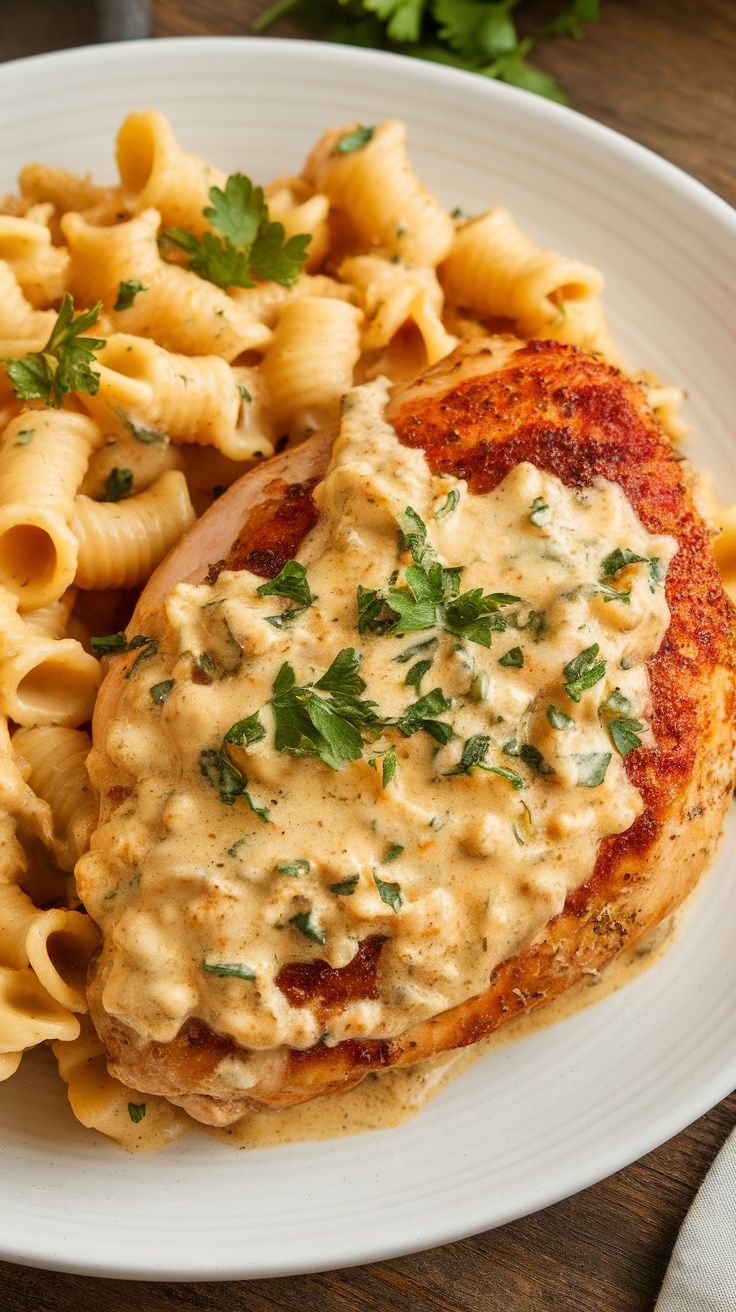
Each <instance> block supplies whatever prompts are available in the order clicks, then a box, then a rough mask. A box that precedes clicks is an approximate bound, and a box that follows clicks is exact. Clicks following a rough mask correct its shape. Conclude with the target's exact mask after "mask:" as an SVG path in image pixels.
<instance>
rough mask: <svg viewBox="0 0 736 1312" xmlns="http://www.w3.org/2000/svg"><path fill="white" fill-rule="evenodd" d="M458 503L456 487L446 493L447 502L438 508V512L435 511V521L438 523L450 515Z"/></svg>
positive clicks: (458, 497)
mask: <svg viewBox="0 0 736 1312" xmlns="http://www.w3.org/2000/svg"><path fill="white" fill-rule="evenodd" d="M459 501H460V493H459V492H458V490H457V488H456V487H453V488H452V489H451V490H450V491H449V492H448V493H447V500H446V501H445V503H444V505H443V506H440V508H439V510H435V512H434V517H435V519H436V520H438V521H439V520H440V519H444V518H445V516H446V515H451V514H452V512H453V510H456V509H457V506H458V503H459Z"/></svg>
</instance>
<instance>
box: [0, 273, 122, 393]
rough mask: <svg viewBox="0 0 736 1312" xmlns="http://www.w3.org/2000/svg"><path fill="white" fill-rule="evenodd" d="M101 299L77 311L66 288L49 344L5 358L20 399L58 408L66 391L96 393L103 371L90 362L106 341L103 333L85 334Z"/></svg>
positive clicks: (99, 308) (97, 314)
mask: <svg viewBox="0 0 736 1312" xmlns="http://www.w3.org/2000/svg"><path fill="white" fill-rule="evenodd" d="M101 309H102V301H98V302H97V304H96V305H93V307H92V309H91V310H83V311H82V313H81V314H78V315H77V316H76V317H75V315H74V300H73V298H72V297H71V295H70V294H69V292H64V299H63V300H62V302H61V309H60V310H59V314H58V316H57V319H56V323H55V324H54V326H53V328H52V329H51V335H50V337H49V340H48V341H47V343H46V345H45V346H43V347H42V348H41V350H40V351H31V352H29V354H28V355H24V356H23V357H22V358H21V359H10V360H9V359H5V360H4V363H5V364H6V365H7V369H8V378H9V379H10V381H11V383H12V385H13V391H14V392H15V395H16V396H17V397H18V399H19V400H21V401H45V402H46V404H47V405H48V406H51V407H53V409H55V410H58V409H59V407H60V405H61V403H62V401H63V399H64V397H65V396H66V394H67V392H86V393H87V395H88V396H95V395H96V393H97V389H98V388H99V386H100V375H99V374H96V373H95V372H94V370H93V369H91V368H90V366H91V365H92V364H93V363H94V360H95V351H100V350H101V349H102V347H103V346H104V345H105V340H104V338H102V337H83V336H82V333H85V332H86V331H87V329H88V328H91V327H92V325H93V324H94V323H96V322H97V319H98V318H99V314H100V310H101Z"/></svg>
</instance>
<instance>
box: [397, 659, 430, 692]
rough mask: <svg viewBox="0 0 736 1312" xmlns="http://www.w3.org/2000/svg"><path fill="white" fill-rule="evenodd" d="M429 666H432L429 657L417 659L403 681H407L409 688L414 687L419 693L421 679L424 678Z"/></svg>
mask: <svg viewBox="0 0 736 1312" xmlns="http://www.w3.org/2000/svg"><path fill="white" fill-rule="evenodd" d="M431 668H432V661H431V659H430V660H426V661H417V663H416V665H412V667H411V669H410V670H409V671H408V673H407V676H406V678H405V679H404V683H408V684H409V687H410V688H416V690H417V692H418V693H420V692H421V691H422V689H421V683H422V679H423V678H424V676H425V674H428V673H429V671H430V670H431Z"/></svg>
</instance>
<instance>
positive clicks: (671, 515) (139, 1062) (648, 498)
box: [92, 339, 736, 1123]
mask: <svg viewBox="0 0 736 1312" xmlns="http://www.w3.org/2000/svg"><path fill="white" fill-rule="evenodd" d="M389 417H390V418H391V421H392V423H393V424H394V426H395V428H396V431H397V433H398V435H399V437H400V439H401V440H402V442H404V443H405V444H407V445H410V446H415V447H421V448H422V449H423V450H424V451H425V453H426V456H427V459H428V462H429V464H430V467H431V468H432V469H433V470H434V471H436V472H440V471H444V472H450V473H452V474H454V475H456V476H458V477H461V478H465V479H467V481H468V483H469V486H470V488H471V490H472V491H473V492H475V493H477V494H480V495H482V494H483V493H485V492H488V491H490V490H491V489H492V488H494V487H495V486H496V485H497V484H498V483H499V482H500V480H501V479H502V478H503V477H504V476H505V474H506V473H507V472H508V471H509V470H510V469H511V468H512V467H513V466H514V465H515V464H517V463H519V462H520V461H530V462H531V463H533V464H535V465H536V466H537V467H539V468H540V469H544V470H548V471H550V472H552V473H554V474H556V475H557V476H558V477H559V478H560V479H561V480H562V481H563V482H564V483H566V484H567V485H569V486H574V487H582V486H586V485H588V484H590V483H591V482H592V480H593V479H595V478H596V477H598V476H603V477H605V478H607V479H610V480H611V481H613V482H616V483H618V484H619V485H620V486H621V487H622V488H623V490H624V492H625V493H626V495H627V497H628V499H629V501H630V502H631V504H632V506H633V507H634V509H635V510H636V512H637V514H638V516H639V518H640V519H641V521H642V523H643V524H644V526H645V527H646V528H647V529H648V530H649V531H650V532H652V533H666V534H671V535H672V536H673V537H675V538H676V539H677V542H678V551H677V553H676V555H675V557H674V560H673V561H672V564H671V566H670V569H669V571H668V575H667V584H666V588H667V599H668V602H669V605H670V611H671V623H670V627H669V629H668V632H667V635H666V637H665V640H664V642H663V644H662V646H661V648H660V650H659V651H658V652H657V654H656V655H655V656H654V657H653V658H652V659H651V661H650V662H649V663H648V670H649V677H650V685H651V692H652V727H653V730H654V741H655V745H654V746H653V747H650V748H640V749H639V750H638V751H636V752H632V753H629V754H628V755H627V757H626V758H625V766H626V770H627V773H628V775H629V778H630V779H631V781H632V783H633V784H634V785H635V786H636V787H637V788H638V789H639V791H640V792H641V795H642V797H643V799H644V803H645V809H644V811H643V813H642V815H641V816H640V817H639V818H638V820H637V821H636V822H635V823H634V824H633V825H632V826H631V828H630V829H628V830H627V831H626V832H625V833H623V834H618V835H615V836H613V837H610V838H607V839H605V840H604V841H603V842H602V843H601V846H600V850H599V855H598V860H597V862H596V866H595V869H594V870H593V871H592V873H591V877H590V879H589V880H588V881H587V882H586V883H585V884H584V885H582V886H581V887H580V888H578V889H577V890H575V892H574V893H573V894H571V896H570V897H569V898H568V900H567V904H566V906H565V908H564V910H563V912H562V913H561V915H559V916H557V917H556V918H555V919H554V920H552V921H551V922H550V923H549V924H548V926H547V927H546V930H545V932H544V933H543V934H542V935H540V936H539V937H538V938H537V939H536V940H535V941H534V942H533V943H531V944H529V945H528V946H527V947H526V948H524V949H523V950H522V951H520V952H519V953H517V954H516V955H515V956H514V957H512V958H510V959H509V960H507V961H505V962H503V963H501V964H500V965H498V966H497V967H496V968H495V970H494V971H493V974H492V976H491V979H490V983H489V988H488V989H487V991H486V992H485V993H483V994H482V995H480V996H479V997H476V998H473V999H470V1000H469V1001H468V1002H466V1003H463V1004H462V1005H460V1006H458V1007H454V1008H452V1009H451V1010H450V1011H448V1012H445V1013H444V1014H442V1015H440V1016H437V1017H435V1018H434V1019H432V1020H430V1021H426V1022H423V1023H422V1024H419V1025H416V1026H415V1027H413V1029H411V1030H409V1031H408V1032H407V1033H406V1034H404V1035H403V1036H401V1037H400V1038H398V1039H394V1040H390V1041H363V1042H345V1043H341V1044H339V1045H337V1046H336V1047H331V1048H330V1047H326V1046H319V1047H317V1048H313V1049H310V1050H308V1051H306V1052H297V1051H289V1050H283V1049H282V1050H280V1058H279V1062H278V1063H277V1064H276V1065H275V1066H274V1070H273V1072H272V1075H271V1077H270V1078H268V1079H264V1080H263V1081H261V1083H260V1084H259V1085H258V1086H256V1087H255V1088H254V1089H252V1090H251V1091H250V1093H249V1095H248V1096H247V1097H246V1096H244V1095H236V1096H234V1097H232V1098H229V1097H222V1089H221V1087H220V1084H219V1082H218V1079H217V1075H216V1067H217V1064H218V1063H219V1061H220V1060H221V1059H222V1057H223V1056H224V1055H237V1052H238V1050H237V1048H236V1045H235V1044H234V1043H232V1041H230V1040H228V1039H226V1038H223V1037H222V1036H218V1035H213V1034H211V1032H210V1031H207V1030H206V1029H205V1027H204V1026H202V1025H200V1024H199V1022H189V1023H188V1024H187V1026H185V1027H184V1028H183V1030H182V1031H181V1032H180V1034H179V1035H178V1036H177V1038H176V1039H175V1040H174V1041H173V1042H172V1043H170V1044H165V1045H154V1044H148V1045H145V1044H143V1045H142V1044H141V1043H140V1041H139V1040H138V1039H137V1036H135V1035H134V1034H133V1032H132V1031H129V1030H127V1029H126V1027H125V1026H122V1025H121V1024H120V1023H119V1022H117V1021H114V1020H113V1019H112V1018H110V1017H108V1016H106V1015H105V1014H104V1012H102V1009H101V1006H100V1002H99V996H97V993H96V991H95V989H94V987H93V989H92V1004H93V1012H94V1016H95V1023H96V1024H97V1026H98V1029H99V1030H100V1033H101V1034H102V1036H103V1038H104V1040H105V1042H106V1044H107V1047H108V1051H109V1053H110V1058H111V1070H112V1071H113V1072H114V1073H115V1074H116V1075H118V1076H119V1077H120V1078H122V1079H127V1080H128V1081H130V1082H132V1083H134V1084H135V1086H136V1087H137V1088H143V1089H150V1090H151V1091H154V1092H161V1093H165V1094H167V1095H169V1096H171V1097H174V1098H176V1100H177V1102H180V1103H181V1105H183V1106H185V1107H188V1109H189V1110H190V1111H191V1112H192V1114H193V1115H195V1116H198V1117H199V1119H202V1120H212V1121H215V1122H217V1123H223V1122H224V1121H227V1120H233V1119H235V1118H236V1117H237V1116H240V1115H242V1114H243V1113H244V1112H245V1111H247V1110H248V1109H249V1108H250V1107H252V1106H253V1105H254V1102H265V1103H266V1104H267V1105H269V1106H288V1105H291V1104H293V1103H297V1102H300V1101H304V1100H306V1099H308V1098H310V1097H314V1096H316V1095H317V1094H322V1093H326V1092H331V1091H333V1090H336V1089H346V1088H349V1087H351V1086H352V1085H354V1084H356V1083H358V1082H359V1081H360V1079H362V1078H363V1076H364V1075H365V1074H366V1073H367V1072H368V1071H369V1070H376V1069H383V1068H385V1067H387V1066H390V1065H396V1064H400V1065H404V1064H409V1063H411V1062H414V1061H417V1060H420V1059H422V1058H424V1057H427V1056H430V1055H432V1054H433V1053H436V1052H440V1051H443V1050H445V1049H447V1048H451V1047H458V1046H464V1045H467V1044H471V1043H475V1042H476V1041H477V1040H478V1039H480V1038H482V1037H484V1036H485V1035H487V1034H489V1033H491V1032H492V1031H493V1030H495V1029H497V1028H499V1027H500V1026H501V1025H503V1024H505V1023H507V1022H508V1021H509V1020H511V1019H513V1018H514V1017H515V1016H516V1015H518V1014H519V1012H520V1011H521V1010H528V1009H532V1008H535V1007H537V1006H539V1005H541V1004H542V1003H544V1002H546V1001H549V1000H551V999H552V998H554V997H556V996H558V995H559V994H560V993H562V992H563V991H564V990H566V989H567V988H569V987H570V986H571V985H572V984H574V983H575V982H577V980H579V979H580V978H581V975H582V973H583V971H590V970H596V969H598V968H600V967H601V966H602V965H604V964H605V962H606V961H608V960H609V959H610V958H611V957H612V956H614V955H615V954H616V953H617V952H619V951H620V950H621V949H622V948H623V947H626V946H630V945H631V944H633V943H634V942H635V941H636V939H637V938H639V937H640V936H641V935H642V934H643V933H644V932H646V930H648V929H650V928H651V927H652V926H653V925H655V924H657V923H658V922H659V921H660V920H661V919H663V918H664V917H665V916H666V915H668V914H669V912H670V911H672V910H673V909H674V908H675V907H676V906H677V905H678V904H679V902H681V901H682V899H683V898H684V897H685V896H686V895H687V893H688V892H689V891H690V889H691V888H692V887H693V885H694V884H695V882H696V881H697V879H698V878H699V876H700V874H701V873H702V871H703V870H704V869H705V868H706V867H707V865H708V863H709V861H710V860H711V858H712V855H713V851H714V848H715V846H716V844H717V841H718V837H719V835H720V831H721V825H722V819H723V814H724V812H725V809H726V806H727V804H728V799H729V796H730V793H731V790H732V787H733V757H734V714H735V711H736V706H735V702H734V698H735V689H736V683H735V679H734V619H735V618H736V617H735V614H734V609H733V606H732V605H731V603H730V601H729V600H728V598H727V597H726V595H725V593H724V591H723V588H722V586H721V582H720V578H719V576H718V571H717V568H716V565H715V562H714V560H713V557H712V553H711V550H710V541H709V535H708V530H707V528H706V526H705V524H704V523H703V521H702V520H701V518H700V516H699V515H698V513H697V511H696V509H695V506H694V504H693V500H692V496H691V494H690V490H689V486H688V480H687V479H686V478H684V477H683V470H682V467H681V464H680V463H679V462H678V460H677V458H676V457H675V455H674V453H673V450H672V448H671V446H670V444H669V442H668V441H667V439H666V438H665V436H664V435H663V433H662V432H661V430H660V429H659V427H658V425H657V423H656V420H655V419H654V417H653V416H652V414H651V412H650V411H649V409H648V407H647V405H646V403H645V399H644V394H643V391H642V389H641V388H640V387H639V385H638V384H636V383H634V382H632V381H631V380H630V379H628V378H625V377H623V376H622V375H621V374H619V373H618V372H617V371H615V370H613V369H610V368H608V367H607V366H606V365H604V364H602V363H601V362H600V361H599V360H597V359H596V358H594V357H591V356H587V355H584V354H583V353H581V352H580V351H578V350H577V349H576V348H574V347H569V346H563V345H560V344H558V343H553V342H531V343H528V344H526V345H522V346H521V347H517V346H516V345H515V344H514V343H509V342H508V340H503V339H489V340H487V341H485V342H481V343H473V344H472V345H468V346H466V347H462V348H460V349H459V350H458V351H456V352H454V353H453V355H452V356H450V357H448V359H446V360H443V361H441V362H440V364H439V365H437V366H435V367H434V368H433V369H431V370H429V371H427V373H426V374H425V375H424V376H423V379H421V380H419V382H418V383H417V384H414V385H412V386H409V387H403V388H399V389H396V390H395V393H394V398H393V401H392V405H391V408H390V415H389ZM282 461H283V458H282ZM324 461H325V452H324V448H320V449H319V451H316V453H315V467H314V468H313V469H312V471H311V473H310V471H309V468H308V462H307V466H306V468H305V460H304V457H303V456H302V459H301V462H300V468H299V470H298V487H299V491H298V493H297V494H295V495H294V496H292V497H291V498H290V497H289V494H288V488H289V487H290V486H294V484H291V483H290V481H289V478H288V464H284V463H282V465H281V469H280V471H279V472H280V474H281V475H282V478H281V482H282V483H283V485H284V486H283V494H282V495H280V496H279V495H275V494H274V493H275V484H274V482H273V481H271V482H270V483H269V484H268V487H267V494H266V495H265V496H264V494H263V490H261V493H260V499H259V500H258V509H257V512H256V511H252V512H251V513H250V514H249V515H248V517H247V523H246V526H245V529H244V530H243V532H241V534H240V536H239V538H238V542H239V544H240V545H239V546H238V548H237V551H238V552H239V554H238V555H237V556H233V557H232V561H233V562H234V561H235V560H236V559H237V560H238V561H240V560H241V558H242V560H243V562H246V561H249V562H252V561H253V560H260V561H261V563H262V568H261V569H259V570H258V571H257V572H259V573H264V574H265V573H269V572H273V573H277V572H278V569H279V568H281V566H282V564H283V563H284V560H285V559H286V558H287V557H284V558H283V559H282V556H283V550H287V553H288V554H293V551H294V550H295V548H296V546H297V545H298V541H299V540H300V539H299V537H298V536H297V534H298V526H297V520H298V517H299V515H301V516H302V520H303V522H304V523H305V524H307V523H308V521H309V518H310V516H309V506H310V505H311V488H312V486H313V485H314V481H317V480H318V479H319V477H321V476H322V474H323V472H324ZM298 463H299V462H295V467H296V464H298ZM249 477H250V476H249V475H246V478H245V479H244V480H242V481H241V488H242V487H243V486H244V485H246V484H247V480H248V478H249ZM260 487H261V489H263V487H264V480H263V479H261V484H260ZM241 495H242V494H241ZM290 501H291V503H292V504H293V507H294V509H295V514H294V515H291V516H290V513H289V505H290ZM297 507H298V510H297V509H296V508H297ZM309 526H311V524H309ZM304 531H306V529H305V530H304ZM211 538H212V532H210V539H211ZM221 540H222V541H223V548H224V549H223V552H222V553H221V554H222V555H223V556H224V555H225V553H226V552H227V549H228V548H229V547H230V542H231V541H232V535H231V537H230V540H228V541H225V540H224V539H221ZM189 542H190V552H192V553H193V554H194V555H195V556H196V555H197V528H195V529H194V530H193V532H192V534H191V535H190V537H189ZM259 552H261V553H262V554H261V555H260V556H259V555H258V553H259ZM268 553H270V555H269V554H268ZM199 561H200V564H201V563H203V562H202V557H201V555H200V557H199ZM279 561H280V562H281V563H280V564H279V563H278V562H279ZM241 567H242V566H241ZM247 567H248V568H250V569H253V568H254V565H253V563H249V564H248V565H247ZM200 576H201V575H200ZM142 605H143V606H144V607H145V605H146V595H145V594H144V597H143V598H142ZM673 851H674V852H676V857H675V858H674V859H673V855H672V854H673ZM380 947H381V942H380V940H377V939H375V938H373V939H368V940H366V941H365V944H364V945H363V947H362V948H361V953H360V955H359V958H358V959H357V964H354V963H351V965H350V966H348V967H346V968H344V970H342V971H337V970H331V969H330V968H329V967H328V966H327V965H326V963H312V965H311V966H310V967H309V968H308V969H307V968H299V967H288V968H286V969H285V971H283V972H282V976H283V979H282V981H281V987H282V988H283V991H284V992H285V994H286V996H287V997H288V998H289V1000H290V1001H291V1003H292V1005H294V1006H300V1005H303V1004H304V1002H306V1001H307V1000H308V999H309V998H315V997H318V998H319V999H320V1005H321V1006H322V1009H323V1011H324V1017H325V1023H326V1027H327V1022H328V1020H329V1014H330V1010H331V1009H333V1010H334V1009H335V1008H338V1009H339V1007H340V1006H341V1005H343V1004H344V1002H345V1000H346V998H347V997H348V996H367V997H370V996H373V993H372V990H375V988H376V986H377V985H376V971H377V970H378V971H380ZM356 989H362V990H364V992H363V993H362V994H358V993H356V992H355V990H356ZM241 1055H242V1054H241Z"/></svg>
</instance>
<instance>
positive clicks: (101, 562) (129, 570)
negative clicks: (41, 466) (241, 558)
mask: <svg viewBox="0 0 736 1312" xmlns="http://www.w3.org/2000/svg"><path fill="white" fill-rule="evenodd" d="M74 506H75V511H74V519H73V520H72V529H73V531H74V534H75V536H76V539H77V542H78V543H79V563H78V567H77V574H76V583H77V585H78V587H80V588H132V587H135V585H136V584H137V583H142V582H143V581H144V579H146V578H148V575H149V574H150V573H151V572H152V570H153V569H155V567H156V565H158V563H159V561H161V560H163V558H164V556H165V555H166V553H167V551H168V550H169V549H170V548H171V547H173V545H174V543H175V542H177V541H178V539H179V538H180V537H181V535H182V533H183V532H184V529H185V528H188V527H189V525H190V524H191V523H193V522H194V510H193V508H192V503H191V501H190V500H189V493H188V491H187V481H186V479H185V477H184V475H183V474H182V473H181V472H180V471H179V470H176V469H170V470H169V471H168V472H167V473H165V474H162V475H161V477H160V478H157V479H156V482H155V483H152V484H151V486H150V487H149V488H146V491H145V492H139V493H138V494H137V495H136V496H132V497H128V498H127V499H126V500H125V501H120V502H119V503H113V502H111V503H108V504H105V503H101V502H99V501H91V500H90V499H89V497H84V496H80V497H77V499H76V501H75V503H74ZM77 723H79V721H77Z"/></svg>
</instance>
